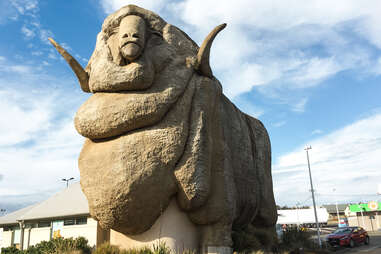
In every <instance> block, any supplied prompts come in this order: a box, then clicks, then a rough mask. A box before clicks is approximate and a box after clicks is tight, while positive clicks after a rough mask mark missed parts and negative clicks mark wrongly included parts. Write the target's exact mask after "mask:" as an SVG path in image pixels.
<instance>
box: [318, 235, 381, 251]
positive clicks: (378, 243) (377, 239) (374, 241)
mask: <svg viewBox="0 0 381 254" xmlns="http://www.w3.org/2000/svg"><path fill="white" fill-rule="evenodd" d="M368 233H369V239H370V243H369V245H365V244H359V245H357V246H355V247H354V248H349V247H340V248H337V249H336V250H335V253H338V254H342V253H350V254H365V253H366V254H381V232H368ZM327 235H328V234H324V233H323V234H322V239H325V238H326V236H327Z"/></svg>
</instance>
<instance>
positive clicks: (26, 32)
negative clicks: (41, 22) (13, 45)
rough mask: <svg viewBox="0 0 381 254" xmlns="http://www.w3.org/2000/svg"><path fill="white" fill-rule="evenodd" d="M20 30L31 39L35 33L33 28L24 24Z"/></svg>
mask: <svg viewBox="0 0 381 254" xmlns="http://www.w3.org/2000/svg"><path fill="white" fill-rule="evenodd" d="M21 32H22V33H23V34H24V36H25V37H26V38H27V39H31V38H33V37H34V36H35V35H36V34H35V33H34V31H33V30H31V29H29V28H27V27H26V26H25V25H24V26H23V27H22V28H21Z"/></svg>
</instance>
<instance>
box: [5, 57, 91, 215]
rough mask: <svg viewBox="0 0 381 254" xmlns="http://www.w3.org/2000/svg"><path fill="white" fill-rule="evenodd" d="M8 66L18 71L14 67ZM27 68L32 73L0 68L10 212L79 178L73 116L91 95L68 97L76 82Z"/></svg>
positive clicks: (34, 67)
mask: <svg viewBox="0 0 381 254" xmlns="http://www.w3.org/2000/svg"><path fill="white" fill-rule="evenodd" d="M5 61H6V59H4V62H5ZM7 65H8V66H11V67H14V66H19V65H17V64H14V63H11V62H9V63H7ZM22 66H23V67H24V68H25V69H28V73H25V74H23V75H19V70H17V68H8V69H7V70H6V71H4V68H0V69H1V70H2V73H1V78H0V87H1V89H0V114H1V115H2V118H1V119H0V169H1V175H2V177H3V178H2V181H1V185H0V203H1V204H0V205H2V206H4V205H5V206H7V207H9V209H13V208H14V209H15V208H18V207H20V206H22V205H23V204H24V205H25V204H27V203H28V202H29V203H30V202H35V201H38V200H40V199H41V198H43V197H46V193H49V194H52V193H54V192H55V191H57V190H59V189H61V188H64V186H65V185H64V183H63V182H62V181H61V179H62V178H63V177H75V178H76V179H79V171H78V168H77V158H78V155H79V152H80V149H81V146H82V143H83V138H82V137H81V136H80V135H79V134H78V133H77V132H76V130H75V129H74V125H73V116H74V113H75V110H76V109H77V108H78V107H79V105H80V104H81V103H83V102H84V101H85V99H86V97H87V96H86V95H85V94H84V93H81V92H79V88H76V89H74V85H73V88H72V91H70V92H66V90H65V86H67V85H68V84H70V85H71V84H73V83H74V81H73V80H71V79H70V78H69V79H66V78H64V77H62V76H61V77H60V78H59V79H57V78H55V77H54V76H51V75H49V74H46V73H44V71H43V70H40V69H39V66H37V65H22ZM0 67H2V66H1V62H0ZM21 69H22V68H21ZM35 73H38V74H35ZM36 76H37V77H36ZM36 80H38V83H37V82H36ZM41 83H42V84H43V85H42V86H43V89H41V85H39V84H41ZM16 84H17V86H16ZM16 87H17V88H16ZM30 87H33V89H31V88H30ZM77 91H78V92H77ZM73 94H75V96H73ZM12 207H13V208H12Z"/></svg>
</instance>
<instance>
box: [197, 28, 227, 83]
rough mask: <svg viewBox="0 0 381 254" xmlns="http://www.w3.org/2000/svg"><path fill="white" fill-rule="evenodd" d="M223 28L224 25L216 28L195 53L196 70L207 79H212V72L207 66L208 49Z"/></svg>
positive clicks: (208, 65)
mask: <svg viewBox="0 0 381 254" xmlns="http://www.w3.org/2000/svg"><path fill="white" fill-rule="evenodd" d="M225 27H226V23H224V24H221V25H219V26H216V27H215V28H214V29H213V30H212V31H211V32H210V33H209V34H208V36H207V37H206V38H205V40H204V42H203V43H202V45H201V47H200V49H199V50H198V53H197V64H196V70H197V71H198V72H199V73H200V74H202V75H204V76H207V77H209V78H212V77H213V72H212V69H211V68H210V64H209V56H210V47H211V46H212V43H213V40H214V38H215V37H216V36H217V34H218V33H219V32H220V31H221V30H222V29H224V28H225Z"/></svg>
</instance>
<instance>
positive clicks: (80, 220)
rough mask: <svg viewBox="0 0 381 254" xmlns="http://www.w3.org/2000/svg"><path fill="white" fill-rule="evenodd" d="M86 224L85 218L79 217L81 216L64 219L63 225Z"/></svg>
mask: <svg viewBox="0 0 381 254" xmlns="http://www.w3.org/2000/svg"><path fill="white" fill-rule="evenodd" d="M84 224H87V218H86V217H81V218H69V219H66V220H64V226H71V225H84Z"/></svg>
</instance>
